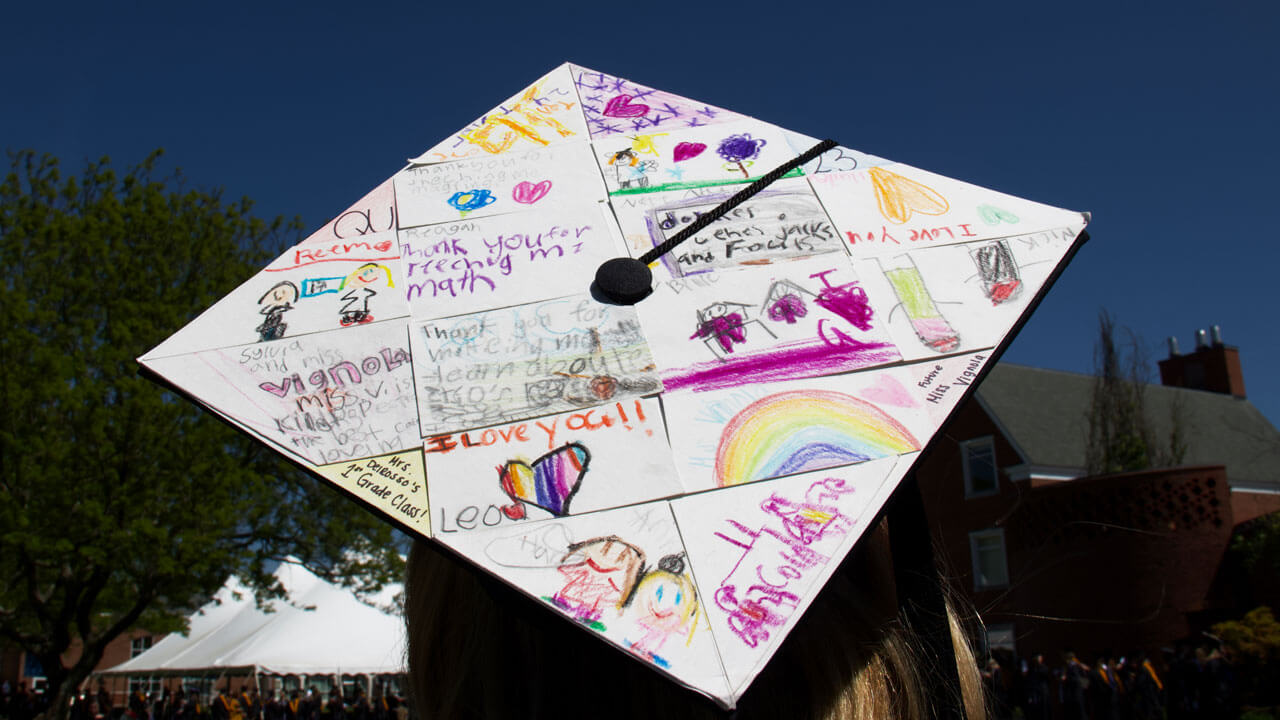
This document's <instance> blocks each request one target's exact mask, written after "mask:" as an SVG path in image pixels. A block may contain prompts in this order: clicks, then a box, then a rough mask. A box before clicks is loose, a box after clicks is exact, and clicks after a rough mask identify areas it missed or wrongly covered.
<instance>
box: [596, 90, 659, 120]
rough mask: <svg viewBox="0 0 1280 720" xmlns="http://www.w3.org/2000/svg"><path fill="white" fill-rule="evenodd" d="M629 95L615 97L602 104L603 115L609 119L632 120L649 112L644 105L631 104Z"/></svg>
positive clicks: (647, 107)
mask: <svg viewBox="0 0 1280 720" xmlns="http://www.w3.org/2000/svg"><path fill="white" fill-rule="evenodd" d="M631 97H632V96H630V95H615V96H613V97H612V98H610V99H609V102H607V103H605V104H604V114H605V115H607V116H609V117H616V118H633V117H640V116H641V115H644V114H645V113H647V112H649V106H648V105H645V104H644V103H638V102H637V103H633V102H631Z"/></svg>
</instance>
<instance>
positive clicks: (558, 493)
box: [498, 443, 591, 520]
mask: <svg viewBox="0 0 1280 720" xmlns="http://www.w3.org/2000/svg"><path fill="white" fill-rule="evenodd" d="M590 462H591V453H589V452H587V448H586V447H584V446H583V445H581V444H579V443H569V444H567V445H562V446H560V447H559V448H556V449H555V450H552V451H551V452H549V453H547V454H546V455H543V456H542V457H540V458H538V459H537V460H534V461H533V463H532V464H530V463H526V462H524V461H523V460H508V461H507V464H506V465H503V466H499V467H498V481H499V483H501V485H502V491H503V492H505V493H506V494H507V496H508V497H510V498H511V500H512V504H511V505H507V506H504V507H503V508H502V512H504V513H506V515H507V517H509V518H511V519H512V520H519V519H521V518H523V517H524V516H525V509H524V503H529V504H530V505H533V506H535V507H540V508H542V509H543V510H546V511H547V512H549V513H551V514H552V515H555V516H556V517H563V516H565V515H568V514H569V502H570V501H572V500H573V496H574V493H576V492H578V486H579V485H580V484H582V476H583V475H585V474H586V472H587V465H588V463H590Z"/></svg>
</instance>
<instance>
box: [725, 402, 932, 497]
mask: <svg viewBox="0 0 1280 720" xmlns="http://www.w3.org/2000/svg"><path fill="white" fill-rule="evenodd" d="M919 449H920V442H919V441H918V440H916V438H915V436H914V435H912V433H911V431H910V430H908V429H907V428H906V427H904V426H903V425H902V424H901V423H900V422H898V421H897V420H895V419H894V418H893V417H892V416H890V415H889V414H888V413H886V412H885V411H883V410H881V409H880V408H879V407H877V406H876V405H874V404H872V403H870V402H867V401H865V400H860V399H858V398H856V397H853V396H851V395H847V394H845V393H841V392H835V391H829V390H792V391H787V392H781V393H777V394H774V395H769V396H767V397H764V398H761V399H760V400H757V401H756V402H753V403H751V404H750V405H748V406H747V407H746V408H744V409H743V410H742V411H741V412H739V413H738V414H736V415H734V416H733V418H731V419H730V420H729V422H728V423H726V424H725V426H724V430H723V431H722V433H721V435H720V443H719V446H718V447H717V448H716V459H715V478H716V484H717V485H718V486H720V487H728V486H731V485H738V484H741V483H746V482H752V481H755V480H764V479H766V478H773V477H779V476H782V475H791V474H794V473H799V472H805V471H808V470H818V469H821V468H829V467H834V466H837V465H848V464H850V463H860V462H865V461H867V460H873V459H876V458H882V457H888V456H890V455H901V454H903V453H908V452H911V451H913V450H919Z"/></svg>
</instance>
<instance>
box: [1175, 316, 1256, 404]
mask: <svg viewBox="0 0 1280 720" xmlns="http://www.w3.org/2000/svg"><path fill="white" fill-rule="evenodd" d="M1211 332H1212V338H1211V339H1210V338H1206V337H1205V332H1204V330H1197V331H1196V350H1195V352H1193V353H1191V354H1189V355H1182V354H1180V353H1179V352H1178V338H1176V337H1172V336H1171V337H1170V338H1169V357H1168V358H1167V359H1165V360H1161V361H1160V384H1162V385H1168V386H1170V387H1182V388H1190V389H1192V390H1208V391H1209V392H1216V393H1222V394H1223V395H1233V396H1235V397H1238V398H1243V397H1244V396H1245V395H1244V373H1243V372H1241V370H1240V350H1239V349H1237V348H1235V347H1232V346H1230V345H1224V344H1222V328H1220V327H1218V326H1217V325H1214V326H1213V327H1212V328H1211Z"/></svg>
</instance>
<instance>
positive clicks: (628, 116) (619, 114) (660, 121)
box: [570, 65, 745, 138]
mask: <svg viewBox="0 0 1280 720" xmlns="http://www.w3.org/2000/svg"><path fill="white" fill-rule="evenodd" d="M570 67H571V68H572V70H573V82H574V84H575V85H576V86H577V90H578V97H579V98H581V101H582V111H583V113H584V114H585V115H586V118H587V124H588V125H589V126H590V128H591V137H592V138H602V137H609V136H613V135H634V134H636V133H641V134H651V133H658V132H663V131H670V130H684V129H687V128H697V127H702V126H703V125H712V124H715V123H723V122H729V121H731V120H741V119H744V118H745V116H743V115H739V114H737V113H735V112H730V111H728V110H724V109H722V108H718V107H715V106H713V105H707V104H706V103H700V102H698V101H697V100H690V99H689V98H684V97H680V96H679V95H673V94H671V93H669V92H663V91H661V90H655V89H653V88H651V87H647V86H644V85H640V84H639V83H634V82H631V81H630V80H625V79H623V78H620V77H617V76H616V75H610V74H608V73H602V72H598V71H596V70H588V69H587V68H583V67H578V66H576V65H570Z"/></svg>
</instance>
